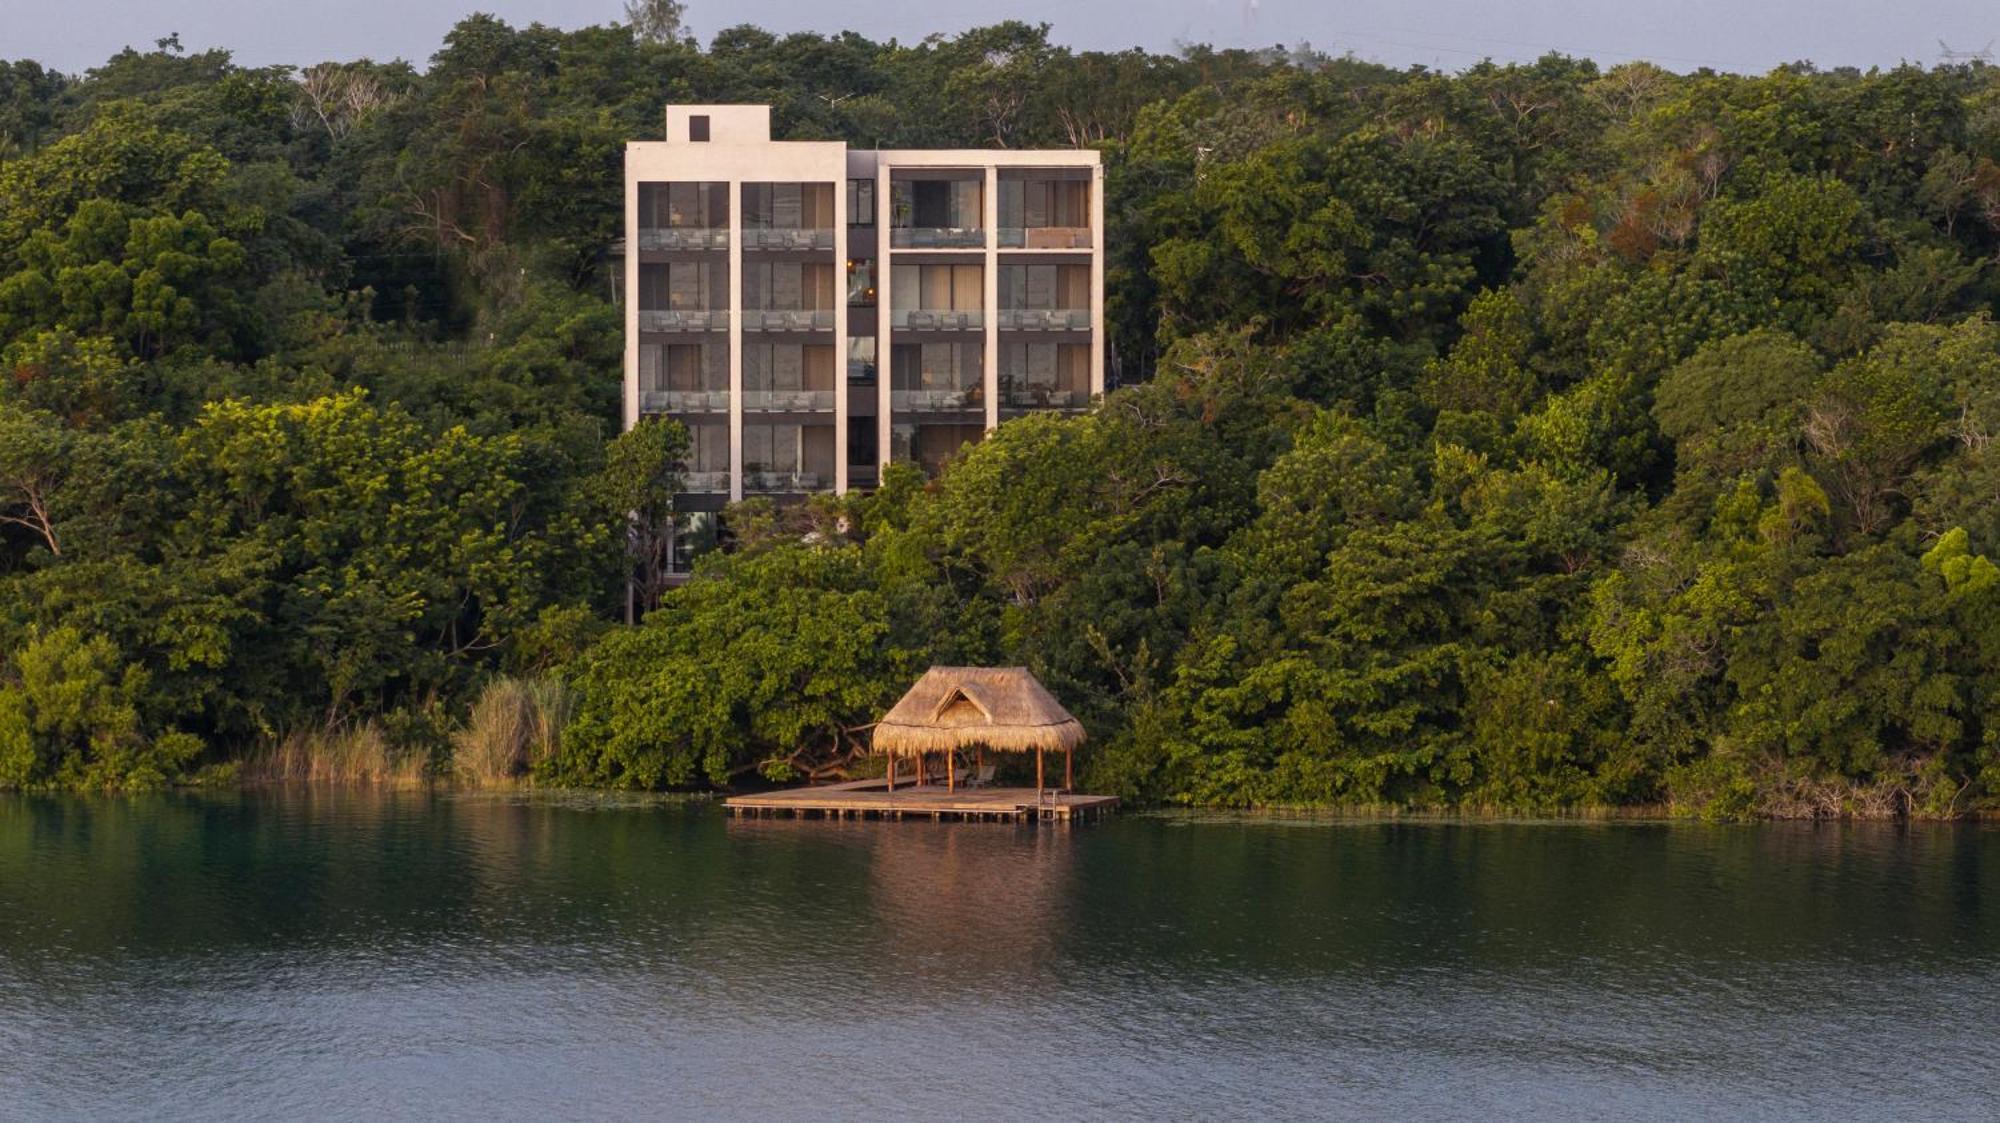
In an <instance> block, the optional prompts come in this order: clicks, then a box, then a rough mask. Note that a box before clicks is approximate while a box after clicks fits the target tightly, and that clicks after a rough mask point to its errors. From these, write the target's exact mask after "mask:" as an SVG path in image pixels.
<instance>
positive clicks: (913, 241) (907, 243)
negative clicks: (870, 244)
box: [889, 226, 986, 250]
mask: <svg viewBox="0 0 2000 1123" xmlns="http://www.w3.org/2000/svg"><path fill="white" fill-rule="evenodd" d="M889 245H890V246H892V247H894V248H896V249H905V250H976V249H984V248H985V246H986V231H985V230H983V229H980V228H977V227H965V226H892V227H890V228H889Z"/></svg>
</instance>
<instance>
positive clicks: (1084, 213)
mask: <svg viewBox="0 0 2000 1123" xmlns="http://www.w3.org/2000/svg"><path fill="white" fill-rule="evenodd" d="M999 208H1000V225H1001V226H1002V227H1026V228H1029V229H1036V228H1041V227H1050V226H1063V227H1088V226H1089V225H1090V184H1089V183H1088V182H1086V181H1084V180H1081V179H1028V180H1021V179H1003V180H1001V181H1000V200H999Z"/></svg>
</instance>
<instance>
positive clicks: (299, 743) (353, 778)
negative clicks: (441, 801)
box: [240, 720, 430, 787]
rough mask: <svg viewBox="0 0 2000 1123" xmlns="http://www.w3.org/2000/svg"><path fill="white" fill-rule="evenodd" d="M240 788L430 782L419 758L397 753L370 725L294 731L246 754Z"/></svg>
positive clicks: (374, 725)
mask: <svg viewBox="0 0 2000 1123" xmlns="http://www.w3.org/2000/svg"><path fill="white" fill-rule="evenodd" d="M240 776H241V778H242V779H243V781H245V782H246V783H253V784H257V783H268V784H284V783H307V784H370V785H381V786H386V787H419V786H421V785H423V784H425V783H427V782H428V781H429V780H430V770H429V768H428V767H427V762H426V761H425V760H424V757H423V754H422V753H420V752H413V751H398V750H397V749H396V747H395V746H394V745H392V744H390V742H389V739H388V738H387V737H385V736H384V735H383V733H382V727H381V726H380V725H378V724H377V723H375V722H374V721H372V720H370V721H361V722H356V723H354V724H352V725H343V726H337V727H335V728H332V729H311V730H295V731H293V732H291V733H288V734H286V735H285V736H283V737H281V738H279V739H278V740H276V741H273V742H270V743H268V744H266V745H264V746H262V747H260V748H258V749H256V750H254V751H252V752H251V753H250V755H249V756H248V757H247V758H246V759H245V760H244V762H243V768H242V771H241V773H240Z"/></svg>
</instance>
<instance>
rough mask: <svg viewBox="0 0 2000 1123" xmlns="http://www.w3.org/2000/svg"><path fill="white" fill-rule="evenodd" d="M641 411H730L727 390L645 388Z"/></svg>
mask: <svg viewBox="0 0 2000 1123" xmlns="http://www.w3.org/2000/svg"><path fill="white" fill-rule="evenodd" d="M639 411H640V412H641V413H728V412H729V391H727V390H644V391H641V392H640V394H639Z"/></svg>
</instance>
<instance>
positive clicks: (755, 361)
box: [743, 343, 833, 392]
mask: <svg viewBox="0 0 2000 1123" xmlns="http://www.w3.org/2000/svg"><path fill="white" fill-rule="evenodd" d="M743 389H744V390H745V391H746V392H747V391H759V390H832V389H833V348H832V347H830V346H825V345H818V344H813V345H808V344H799V343H749V344H745V345H744V347H743Z"/></svg>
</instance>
